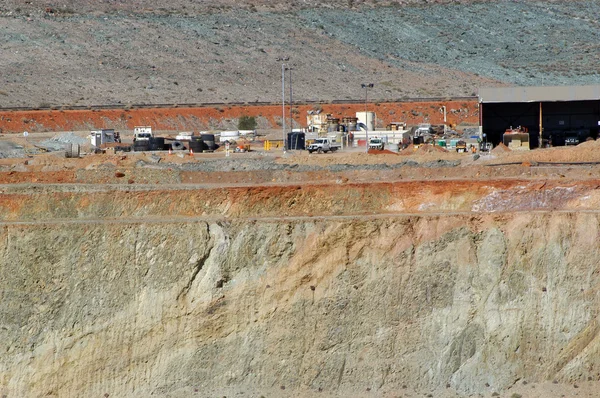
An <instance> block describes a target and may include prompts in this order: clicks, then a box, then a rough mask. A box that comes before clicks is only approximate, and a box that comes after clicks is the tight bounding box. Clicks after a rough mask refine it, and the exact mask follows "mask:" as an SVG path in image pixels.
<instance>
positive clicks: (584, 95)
mask: <svg viewBox="0 0 600 398" xmlns="http://www.w3.org/2000/svg"><path fill="white" fill-rule="evenodd" d="M479 125H480V126H481V129H482V132H483V134H485V135H486V139H487V140H488V141H491V142H492V143H494V145H497V144H498V143H500V142H501V141H502V135H503V134H504V132H505V131H506V130H507V129H510V128H516V127H517V126H523V127H526V128H527V129H528V131H529V134H530V145H531V148H535V147H539V146H540V145H542V146H545V145H553V146H557V145H565V144H573V143H576V142H581V141H584V140H585V139H586V138H587V137H592V138H597V137H598V130H599V127H600V85H591V86H553V87H498V88H481V89H480V90H479Z"/></svg>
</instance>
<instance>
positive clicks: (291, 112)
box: [287, 67, 294, 132]
mask: <svg viewBox="0 0 600 398" xmlns="http://www.w3.org/2000/svg"><path fill="white" fill-rule="evenodd" d="M293 69H294V68H292V67H288V68H287V70H289V71H290V132H293V131H294V112H293V108H294V106H293V104H294V103H293V101H292V70H293Z"/></svg>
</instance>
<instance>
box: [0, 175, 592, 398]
mask: <svg viewBox="0 0 600 398" xmlns="http://www.w3.org/2000/svg"><path fill="white" fill-rule="evenodd" d="M380 188H381V187H380ZM324 189H325V188H324ZM335 189H337V188H335ZM478 189H481V188H478ZM414 191H416V190H414ZM474 191H477V190H476V189H475V188H474V189H473V192H474ZM249 192H250V190H249ZM391 192H396V193H397V194H398V195H400V194H399V193H398V192H399V190H395V191H394V190H392V191H391ZM473 192H470V191H467V192H462V193H461V194H460V195H462V196H461V198H462V200H459V199H460V198H457V197H454V198H453V200H454V201H455V202H457V203H458V202H460V203H463V202H464V203H471V204H470V205H469V206H472V204H473V203H481V197H480V196H478V195H479V194H477V195H475V194H473ZM594 192H595V191H594ZM429 193H431V192H430V191H427V192H426V193H423V194H429ZM223 194H224V195H225V194H227V195H228V197H229V198H230V199H229V200H230V202H229V203H230V204H231V205H232V206H231V208H233V209H235V208H236V205H239V204H240V203H242V202H243V200H248V198H249V197H243V196H236V194H235V190H230V191H227V190H224V191H223ZM415 194H416V193H415ZM61 195H64V192H63V193H62V194H61ZM73 195H74V198H76V199H79V198H78V197H77V196H76V195H75V194H73ZM136 195H138V196H139V197H140V199H141V198H142V196H141V195H142V194H140V193H137V194H136ZM390 195H392V196H393V194H390ZM581 195H582V196H583V195H592V196H593V192H586V193H581ZM42 196H43V195H42ZM90 196H91V197H93V196H94V195H90ZM383 196H384V197H387V196H386V195H383ZM434 196H435V195H434ZM547 196H548V197H550V195H547ZM56 197H57V202H56V203H58V204H59V203H60V200H58V199H60V197H61V196H60V195H58V194H56ZM364 197H365V198H367V197H371V196H369V195H368V194H367V193H364ZM115 198H118V199H115V202H113V203H111V202H110V200H109V199H107V198H104V197H103V200H105V201H106V205H105V207H104V208H95V207H93V206H92V207H89V208H88V211H89V209H96V215H97V217H98V219H100V220H98V219H96V220H86V219H85V218H78V217H86V218H87V217H90V213H85V212H83V213H81V214H82V215H77V214H72V215H70V216H65V215H64V214H63V213H61V214H63V215H62V217H61V218H63V220H60V221H56V220H48V221H45V222H44V223H35V222H32V223H19V222H13V223H6V222H5V223H4V224H3V226H2V231H1V236H0V252H1V256H0V258H1V260H0V292H1V297H2V306H1V307H0V320H1V326H0V352H1V353H2V355H0V394H4V395H7V396H60V397H64V396H102V395H104V394H109V395H110V396H148V395H150V394H154V395H159V396H166V395H169V396H181V397H184V396H189V395H191V394H193V393H194V392H197V391H198V390H199V391H201V392H202V391H204V392H206V391H213V390H217V389H219V388H223V387H235V388H238V389H240V390H245V389H246V390H249V389H256V390H259V391H260V390H261V389H267V388H272V387H277V388H279V386H285V388H286V391H287V392H290V391H300V390H303V391H304V390H308V391H312V392H313V393H314V392H316V391H319V389H322V390H323V392H324V393H331V394H342V393H352V392H356V391H365V390H366V389H367V388H369V389H371V391H372V392H379V393H383V392H386V391H392V390H399V389H401V388H402V386H403V385H406V386H409V387H411V388H418V389H421V390H442V389H445V388H446V386H447V384H449V385H450V386H451V387H452V388H453V389H455V390H456V391H458V392H459V393H461V394H470V393H483V392H487V391H493V390H502V389H506V388H508V387H509V386H511V385H513V384H514V383H516V382H517V381H518V380H520V379H523V380H528V381H530V382H536V381H537V382H541V381H546V380H558V381H561V382H571V381H581V380H587V379H588V378H589V377H591V378H592V379H593V380H598V379H599V377H600V355H599V354H600V353H599V348H600V340H599V338H598V330H599V326H598V311H599V308H600V305H599V304H600V303H599V300H600V299H599V297H600V296H599V295H598V286H600V285H599V284H600V276H599V275H600V265H599V264H600V251H599V249H598V244H597V242H598V237H599V235H600V231H599V227H598V226H599V225H600V219H599V216H598V214H597V213H595V212H552V211H545V210H544V211H539V212H513V213H502V214H493V213H489V212H486V213H472V214H466V213H465V214H458V213H448V214H445V215H439V214H428V213H422V214H414V215H403V214H400V213H398V214H391V215H389V216H385V217H379V216H368V215H367V216H358V215H356V211H355V210H352V208H351V207H348V208H345V207H344V205H343V202H341V203H338V205H339V206H340V208H341V210H342V214H345V215H347V216H348V217H340V216H335V215H326V216H325V217H320V218H312V217H304V218H286V217H280V218H279V219H276V218H274V217H268V216H269V215H265V216H264V217H263V218H253V219H251V218H239V219H235V220H228V219H226V218H225V217H226V216H227V214H229V213H227V212H228V211H229V208H228V209H225V210H223V212H222V213H221V215H220V216H219V217H220V218H215V219H206V220H203V219H201V218H191V219H189V220H186V219H184V218H181V219H179V218H173V219H171V220H169V219H168V218H167V217H165V216H161V217H162V218H153V219H151V220H146V221H144V220H143V219H141V218H139V219H136V218H135V217H134V216H135V215H136V214H141V213H136V211H138V212H139V211H140V209H143V208H142V207H140V208H138V209H135V210H132V209H128V208H125V207H124V208H123V209H124V210H123V217H124V219H122V220H119V219H114V220H108V221H107V219H103V218H104V217H107V216H106V215H105V214H112V212H113V210H114V209H115V208H117V207H118V203H120V201H121V200H122V199H123V198H122V197H119V195H116V196H115ZM231 198H237V199H235V200H236V201H238V203H233V202H231V201H232V200H233V199H231ZM254 199H255V197H254ZM61 200H66V199H65V198H63V199H61ZM269 200H274V199H272V198H271V199H270V197H269V196H268V195H265V196H264V199H263V201H264V202H268V201H269ZM319 200H323V199H319ZM549 200H552V198H550V199H549ZM570 200H574V199H573V198H570ZM7 202H9V201H6V200H5V201H4V202H2V203H3V204H2V207H3V209H4V210H3V216H2V217H3V219H4V220H7V219H10V217H9V216H8V215H7V214H9V213H7V210H6V209H7V207H8V206H7V205H6V203H7ZM15 202H16V200H15V201H13V203H15ZM24 202H26V201H24ZM142 202H143V201H142ZM224 202H227V199H225V200H224ZM92 203H93V200H92ZM321 203H323V202H321ZM312 204H313V205H315V206H318V205H319V203H316V202H313V203H312ZM286 206H287V202H284V203H282V204H281V207H280V208H279V210H278V211H279V212H280V214H281V215H284V214H285V208H286ZM17 207H18V206H17ZM107 209H110V211H108V212H105V210H107ZM344 209H348V211H346V212H345V211H344ZM521 210H524V209H523V208H521ZM232 211H233V210H232ZM483 211H494V210H493V209H489V208H487V209H484V210H483ZM23 214H26V213H23ZM232 214H235V213H232ZM117 217H118V216H117ZM18 219H19V220H26V219H28V217H27V216H23V215H21V216H19V218H18ZM29 219H30V218H29ZM486 383H487V384H486ZM488 386H489V387H488Z"/></svg>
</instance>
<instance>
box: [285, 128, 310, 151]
mask: <svg viewBox="0 0 600 398" xmlns="http://www.w3.org/2000/svg"><path fill="white" fill-rule="evenodd" d="M287 149H288V150H298V151H303V150H305V149H306V134H304V133H300V132H293V133H288V135H287Z"/></svg>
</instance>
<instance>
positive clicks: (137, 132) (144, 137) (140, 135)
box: [133, 126, 153, 141]
mask: <svg viewBox="0 0 600 398" xmlns="http://www.w3.org/2000/svg"><path fill="white" fill-rule="evenodd" d="M152 137H153V135H152V127H150V126H136V127H134V128H133V141H150V138H152Z"/></svg>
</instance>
